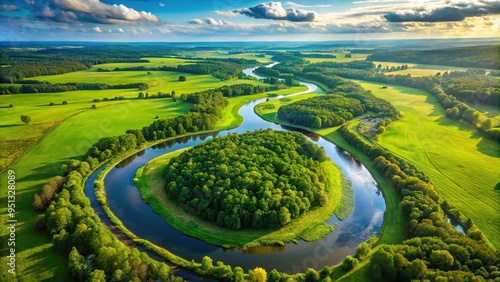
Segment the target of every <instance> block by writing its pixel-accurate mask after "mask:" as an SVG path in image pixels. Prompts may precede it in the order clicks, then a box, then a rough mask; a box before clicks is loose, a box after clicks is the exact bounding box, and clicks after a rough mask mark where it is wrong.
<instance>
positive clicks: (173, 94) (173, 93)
mask: <svg viewBox="0 0 500 282" xmlns="http://www.w3.org/2000/svg"><path fill="white" fill-rule="evenodd" d="M170 96H172V98H175V91H174V90H172V94H170Z"/></svg>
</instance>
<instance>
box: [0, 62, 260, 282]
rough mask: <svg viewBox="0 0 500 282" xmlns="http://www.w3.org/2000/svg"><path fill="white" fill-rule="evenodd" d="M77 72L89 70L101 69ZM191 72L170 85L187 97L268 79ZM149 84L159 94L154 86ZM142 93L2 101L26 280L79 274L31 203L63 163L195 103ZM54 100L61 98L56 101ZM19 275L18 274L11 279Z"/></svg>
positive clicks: (3, 141) (1, 149) (1, 197)
mask: <svg viewBox="0 0 500 282" xmlns="http://www.w3.org/2000/svg"><path fill="white" fill-rule="evenodd" d="M77 73H78V74H79V75H81V76H82V77H85V76H86V75H89V74H94V73H93V72H77ZM99 74H108V73H99ZM68 75H70V76H71V75H72V76H74V77H76V76H77V75H75V73H72V74H64V75H61V76H51V78H52V79H55V80H58V79H59V80H60V81H61V82H62V81H64V80H65V78H64V77H67V76H68ZM154 75H155V74H153V76H154ZM140 76H146V74H145V72H140ZM170 76H171V77H172V79H174V78H175V76H176V75H174V76H172V74H170ZM188 76H189V75H188ZM165 77H168V75H163V78H165ZM189 77H191V78H189ZM189 77H188V81H187V82H185V83H179V82H178V84H175V83H174V82H173V81H172V84H171V85H174V84H175V86H176V87H175V88H174V87H172V88H173V89H171V88H168V89H166V91H165V89H162V91H165V92H167V91H168V92H170V91H171V90H175V91H176V92H177V94H178V95H179V96H180V94H182V93H192V92H196V91H202V90H207V89H212V88H217V87H221V86H223V85H229V84H237V83H254V84H261V82H257V81H250V80H236V79H235V80H230V81H219V80H218V79H215V78H214V77H211V76H189ZM108 79H110V78H109V77H108ZM113 79H116V81H115V82H116V83H128V82H130V81H127V79H128V78H127V77H122V78H121V79H122V80H118V78H113ZM175 79H177V78H175ZM140 80H141V79H138V81H140ZM83 81H85V82H88V81H86V80H83ZM176 82H177V81H176ZM157 89H158V88H157ZM147 91H149V93H151V94H156V92H152V89H148V90H147ZM147 91H144V92H147ZM138 92H139V91H138V90H136V89H123V90H101V91H74V92H63V93H39V94H17V95H1V96H0V105H9V104H13V105H14V107H13V108H0V115H1V116H2V120H1V121H0V156H1V158H0V165H1V167H2V168H3V169H6V168H8V169H12V170H14V171H15V172H16V175H17V185H16V193H17V199H16V211H17V212H16V219H17V220H18V222H19V224H18V226H17V229H16V240H17V242H22V244H19V247H18V248H16V258H17V262H18V265H17V269H16V272H17V277H18V278H19V279H21V277H22V280H23V281H41V280H50V281H68V280H71V278H70V277H69V275H68V270H67V256H66V255H64V254H62V253H60V252H59V251H57V250H55V248H53V246H52V244H51V241H52V238H51V236H50V235H49V234H46V233H38V232H36V231H34V226H35V222H36V219H37V217H38V214H37V213H36V212H34V211H33V209H32V207H31V202H32V200H33V194H34V193H38V192H40V190H41V187H42V186H43V185H44V184H45V183H46V182H47V181H48V180H49V179H50V178H52V177H53V176H55V175H57V174H58V173H59V168H60V165H61V163H62V162H64V161H66V160H68V159H71V158H77V157H79V156H81V155H82V154H84V153H85V152H86V150H87V149H88V148H89V146H90V145H91V144H93V143H95V142H96V141H97V140H98V139H99V138H101V137H105V136H113V135H119V134H123V133H125V131H126V130H127V129H138V128H142V127H143V126H147V125H149V124H151V122H152V121H153V120H154V117H155V116H156V115H158V116H159V117H160V118H169V117H174V116H178V115H181V114H184V113H186V112H187V111H188V110H189V109H190V107H191V104H189V103H184V102H182V101H181V100H180V99H178V100H177V102H175V103H173V102H172V99H148V100H138V99H135V97H137V94H138ZM115 96H124V97H125V98H126V99H125V100H120V101H109V102H104V101H101V102H99V103H94V102H92V100H93V99H96V98H98V99H101V100H102V99H103V98H104V97H108V98H112V97H115ZM62 101H68V104H67V105H62ZM50 102H53V103H55V104H56V105H54V106H48V105H49V103H50ZM92 104H96V105H97V109H95V110H92V109H91V105H92ZM20 115H29V116H31V117H32V121H31V123H30V124H29V125H24V124H23V123H22V122H21V121H20ZM14 161H15V162H14ZM0 179H1V181H6V179H7V174H6V171H4V172H3V173H0ZM0 201H2V202H4V203H7V192H6V190H2V192H0ZM6 206H7V205H3V206H1V207H0V214H1V216H0V218H1V220H3V221H4V222H6V220H7V209H6ZM7 232H8V231H7V229H5V228H4V229H2V230H1V231H0V236H1V238H2V241H3V240H4V238H6V236H7V235H8V234H7ZM8 248H9V247H8V246H7V244H2V246H1V249H0V255H1V258H0V263H1V266H0V270H1V271H5V272H4V273H6V271H7V270H6V267H7V265H6V262H7V253H8ZM15 280H16V279H13V280H12V279H10V281H15Z"/></svg>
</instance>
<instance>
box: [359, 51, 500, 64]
mask: <svg viewBox="0 0 500 282" xmlns="http://www.w3.org/2000/svg"><path fill="white" fill-rule="evenodd" d="M499 52H500V46H499V45H493V46H471V47H460V48H449V49H439V50H402V51H392V50H391V51H380V50H377V51H375V53H373V54H372V55H369V56H368V58H366V60H368V61H384V62H411V63H421V64H430V65H445V66H457V67H466V68H469V67H477V68H487V69H499V68H500V63H499V62H498V53H499Z"/></svg>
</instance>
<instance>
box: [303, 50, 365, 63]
mask: <svg viewBox="0 0 500 282" xmlns="http://www.w3.org/2000/svg"><path fill="white" fill-rule="evenodd" d="M303 53H304V54H308V53H309V54H310V53H313V54H316V53H321V54H331V55H334V56H337V58H305V59H306V60H309V61H310V62H311V64H314V63H320V62H335V63H345V62H352V61H364V60H365V59H366V57H368V54H351V58H346V57H345V54H347V52H345V53H344V52H303Z"/></svg>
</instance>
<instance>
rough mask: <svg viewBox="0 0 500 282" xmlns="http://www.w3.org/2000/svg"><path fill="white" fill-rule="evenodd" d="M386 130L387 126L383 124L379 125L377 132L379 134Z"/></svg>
mask: <svg viewBox="0 0 500 282" xmlns="http://www.w3.org/2000/svg"><path fill="white" fill-rule="evenodd" d="M384 132H385V127H384V126H382V125H381V126H379V127H378V129H377V133H378V134H382V133H384Z"/></svg>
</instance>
